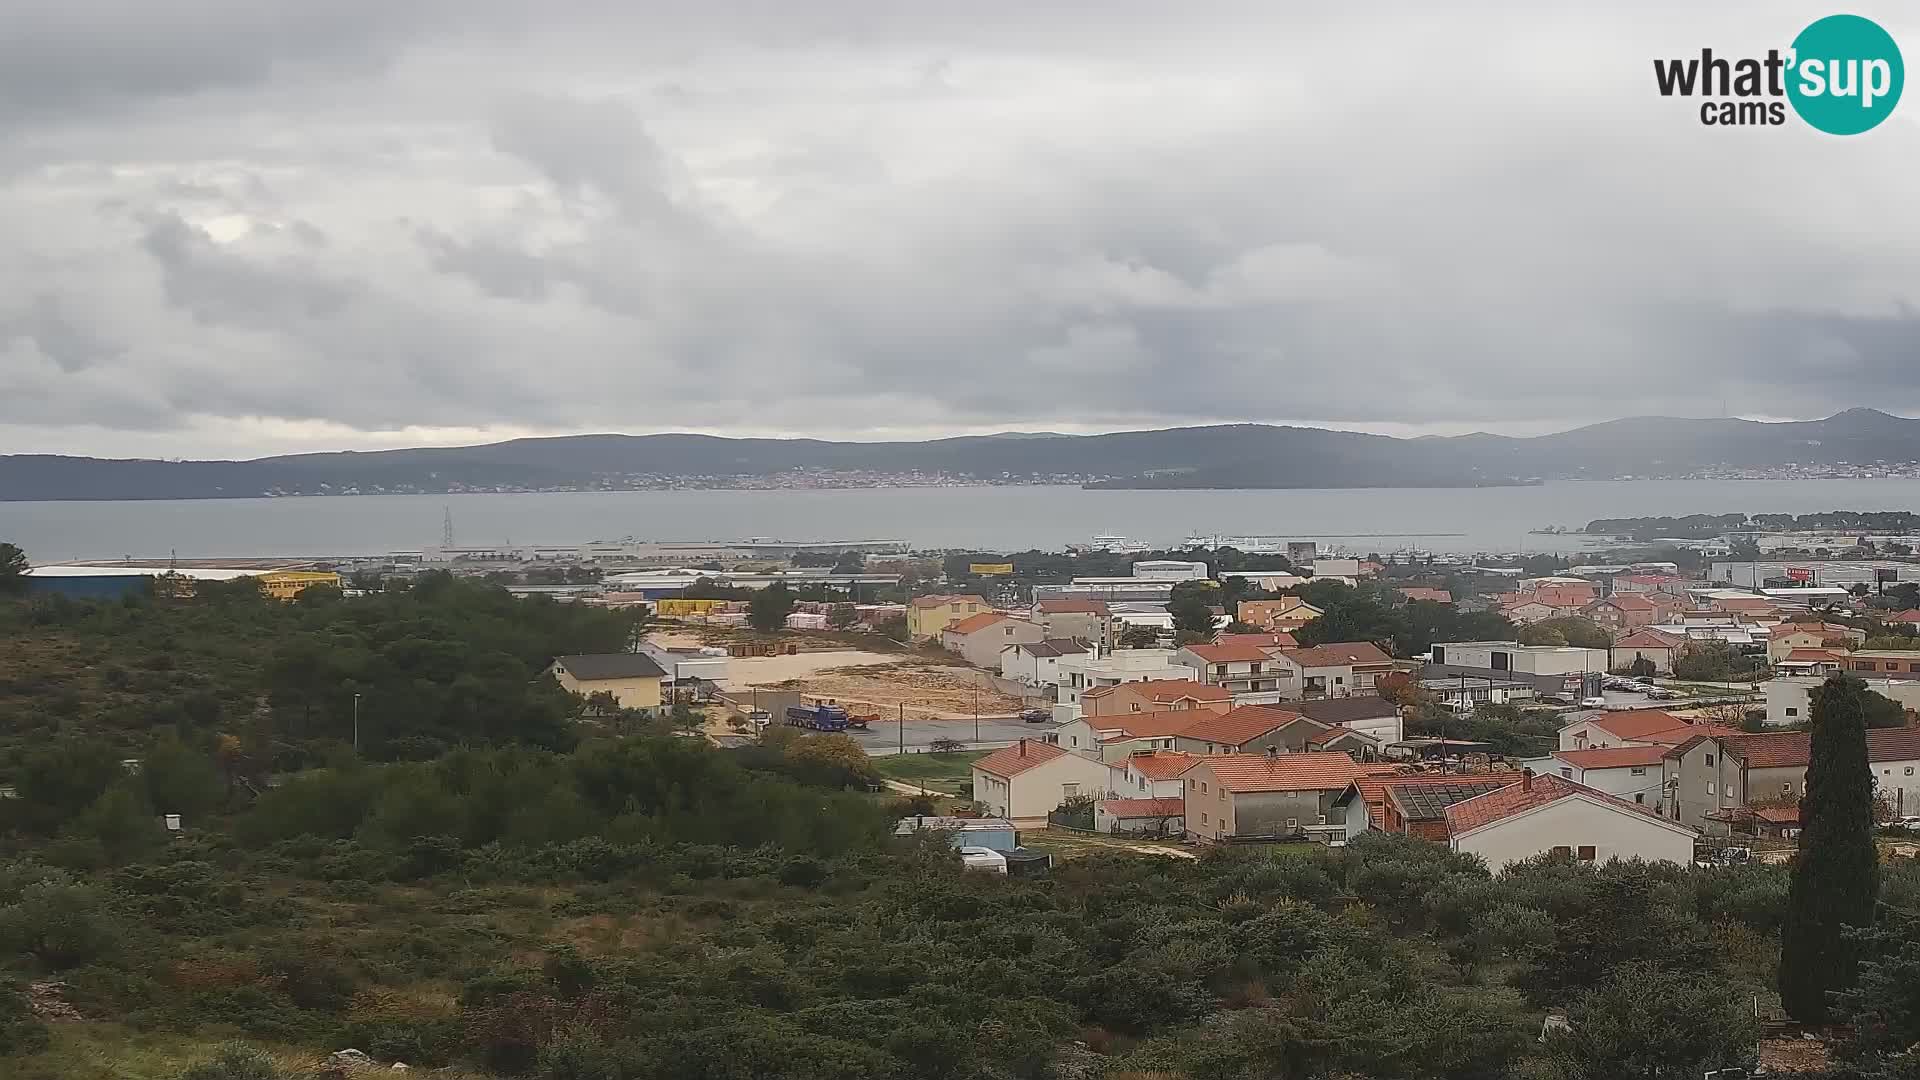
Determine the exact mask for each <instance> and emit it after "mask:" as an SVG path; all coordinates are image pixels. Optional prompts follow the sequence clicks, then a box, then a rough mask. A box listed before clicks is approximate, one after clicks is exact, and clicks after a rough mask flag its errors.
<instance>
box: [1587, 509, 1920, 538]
mask: <svg viewBox="0 0 1920 1080" xmlns="http://www.w3.org/2000/svg"><path fill="white" fill-rule="evenodd" d="M1580 531H1581V532H1582V533H1585V534H1587V535H1590V536H1591V535H1602V536H1633V537H1635V538H1640V537H1643V536H1654V535H1658V536H1672V537H1684V538H1688V539H1706V538H1709V537H1714V536H1720V535H1722V534H1725V533H1730V532H1761V533H1790V532H1841V531H1844V532H1875V533H1888V532H1897V533H1913V532H1920V514H1916V513H1912V512H1909V511H1906V510H1828V511H1825V512H1824V513H1818V514H1688V515H1685V516H1683V517H1665V516H1661V517H1622V518H1595V519H1594V520H1592V521H1589V522H1587V525H1586V528H1584V529H1582V530H1580Z"/></svg>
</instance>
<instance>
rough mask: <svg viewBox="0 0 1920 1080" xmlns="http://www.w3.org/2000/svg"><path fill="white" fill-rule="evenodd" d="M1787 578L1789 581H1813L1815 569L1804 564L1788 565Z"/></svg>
mask: <svg viewBox="0 0 1920 1080" xmlns="http://www.w3.org/2000/svg"><path fill="white" fill-rule="evenodd" d="M1787 580H1788V581H1812V580H1813V571H1811V570H1809V569H1807V568H1806V567H1804V566H1789V567H1787Z"/></svg>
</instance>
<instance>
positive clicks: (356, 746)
mask: <svg viewBox="0 0 1920 1080" xmlns="http://www.w3.org/2000/svg"><path fill="white" fill-rule="evenodd" d="M353 754H354V756H355V757H358V756H360V695H359V694H355V695H353Z"/></svg>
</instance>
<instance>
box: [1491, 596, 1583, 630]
mask: <svg viewBox="0 0 1920 1080" xmlns="http://www.w3.org/2000/svg"><path fill="white" fill-rule="evenodd" d="M1500 614H1501V615H1503V616H1505V617H1506V620H1507V621H1508V622H1510V623H1512V624H1514V625H1515V626H1529V625H1532V624H1533V623H1537V622H1546V621H1547V620H1548V619H1558V618H1560V617H1561V616H1563V615H1567V614H1569V612H1567V611H1566V610H1565V609H1562V608H1557V607H1554V606H1552V605H1550V604H1544V603H1541V602H1540V601H1538V600H1519V601H1515V602H1514V603H1511V604H1507V605H1505V606H1503V607H1502V608H1501V609H1500Z"/></svg>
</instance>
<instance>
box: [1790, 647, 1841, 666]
mask: <svg viewBox="0 0 1920 1080" xmlns="http://www.w3.org/2000/svg"><path fill="white" fill-rule="evenodd" d="M1844 655H1846V654H1845V653H1837V652H1834V651H1833V650H1832V649H1794V650H1792V651H1790V652H1788V653H1787V655H1786V660H1787V661H1794V660H1800V661H1805V662H1808V663H1824V662H1828V661H1837V660H1839V659H1840V658H1841V657H1842V656H1844Z"/></svg>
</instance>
